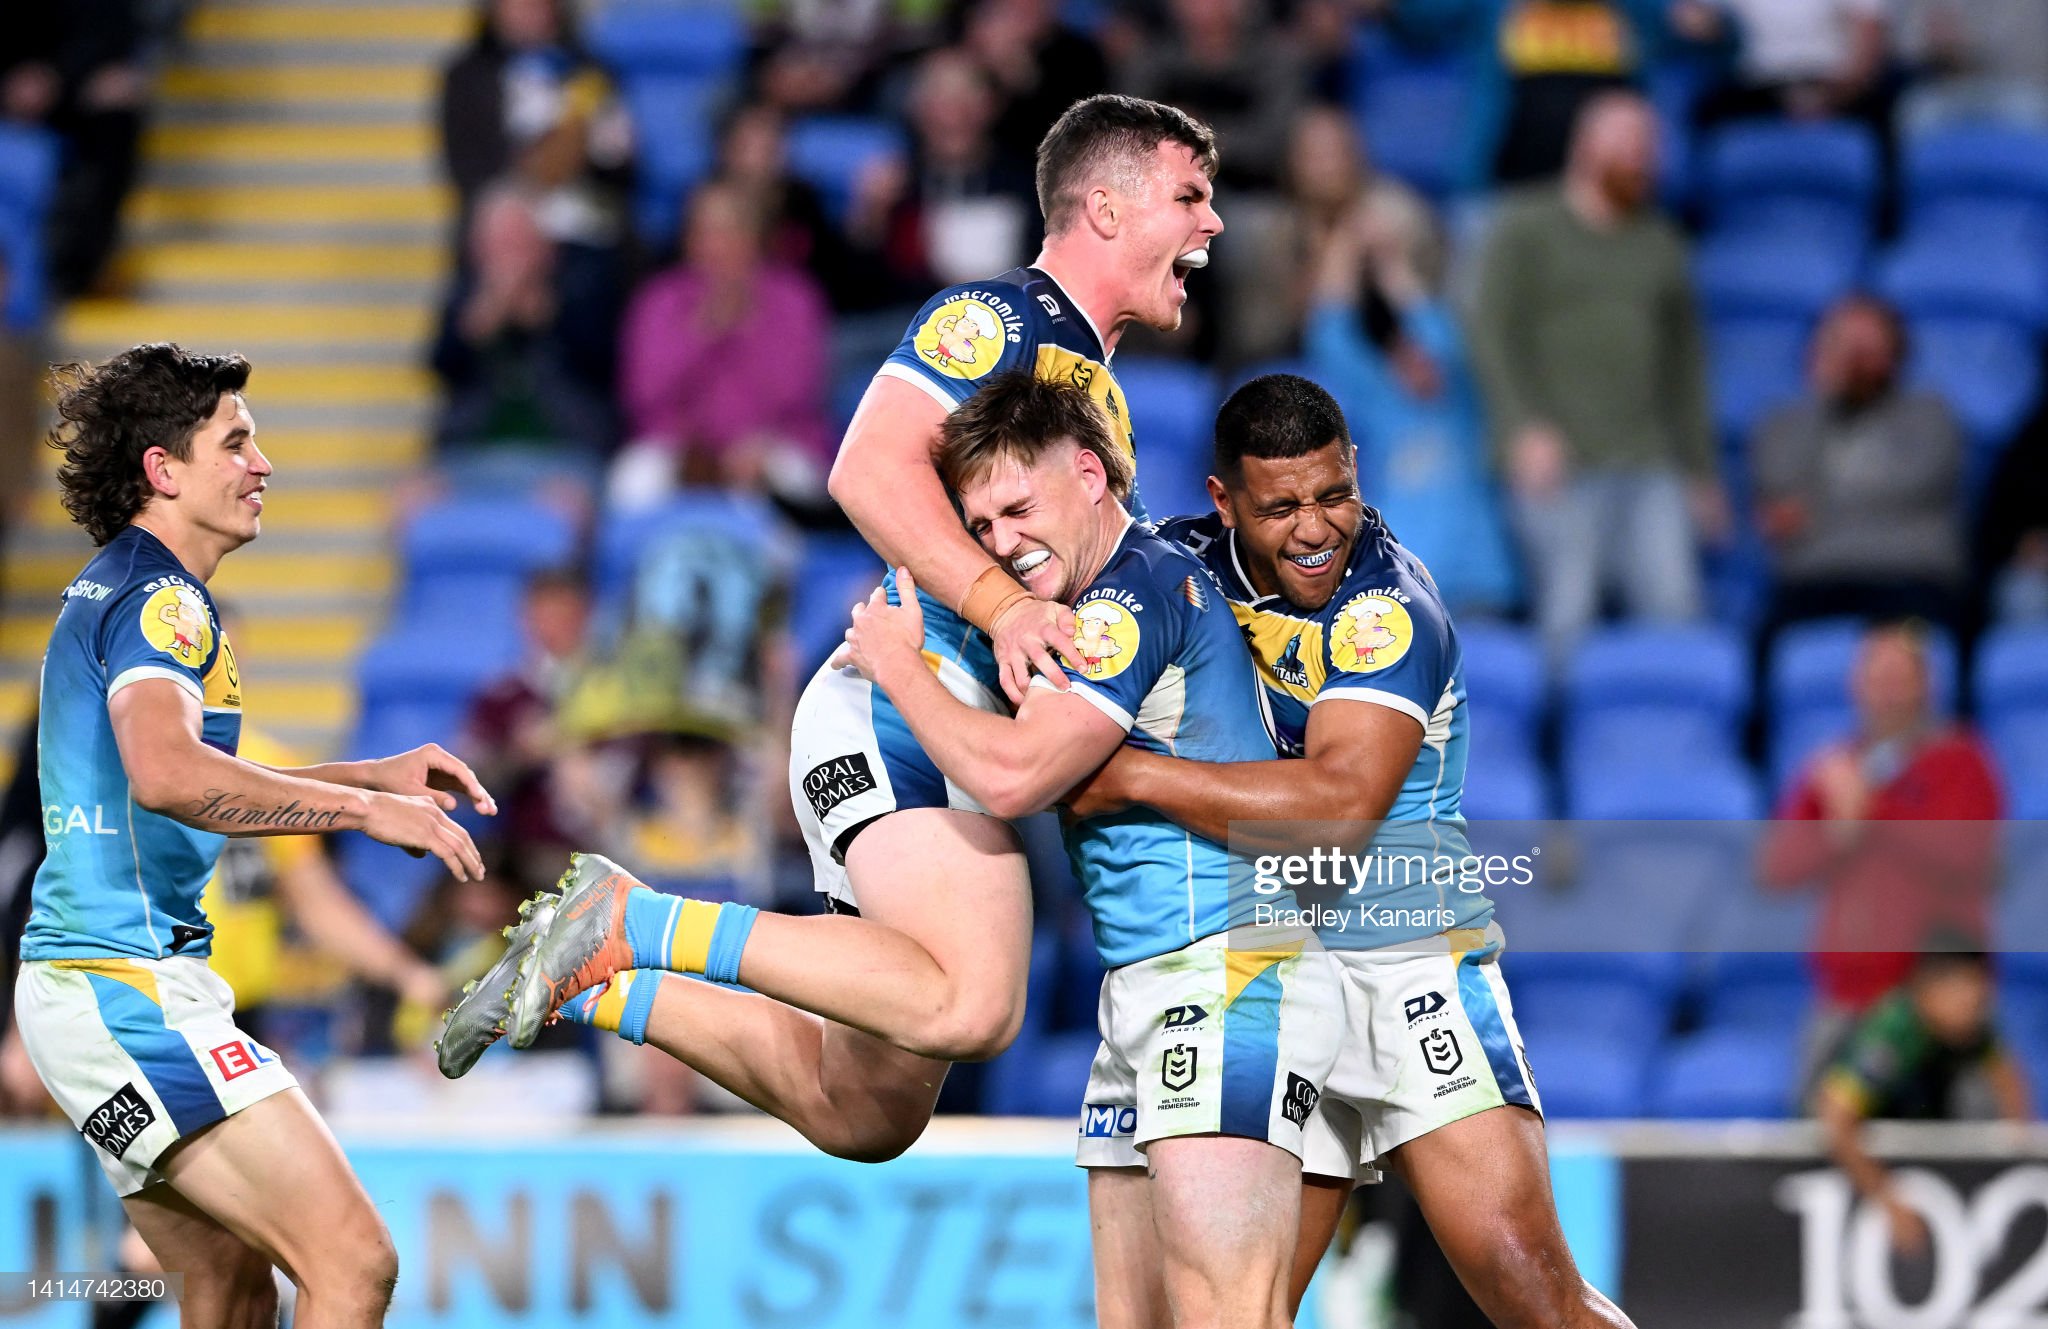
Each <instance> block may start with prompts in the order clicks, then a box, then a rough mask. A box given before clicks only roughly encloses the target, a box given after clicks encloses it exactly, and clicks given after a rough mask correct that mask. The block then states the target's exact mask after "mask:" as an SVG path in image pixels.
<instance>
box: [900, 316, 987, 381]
mask: <svg viewBox="0 0 2048 1329" xmlns="http://www.w3.org/2000/svg"><path fill="white" fill-rule="evenodd" d="M915 345H916V346H917V353H918V354H919V355H920V356H922V357H924V361H925V363H926V364H928V365H930V366H931V367H932V368H934V369H936V370H938V371H939V372H940V373H941V374H944V375H945V376H946V377H948V378H966V379H975V378H980V377H981V376H982V375H983V374H986V373H987V372H988V371H989V370H991V369H994V368H995V367H996V362H997V361H999V360H1001V359H1002V358H1003V320H1002V318H1001V316H1000V315H998V314H997V313H996V311H995V308H994V307H993V306H992V305H990V304H988V303H987V302H985V301H982V300H976V299H974V298H973V297H971V296H961V297H959V298H958V299H955V300H948V301H946V303H944V304H942V305H940V306H939V307H938V308H937V309H934V310H933V311H932V313H931V317H930V318H927V319H926V320H925V321H924V326H923V327H921V328H919V329H918V330H917V337H916V339H915Z"/></svg>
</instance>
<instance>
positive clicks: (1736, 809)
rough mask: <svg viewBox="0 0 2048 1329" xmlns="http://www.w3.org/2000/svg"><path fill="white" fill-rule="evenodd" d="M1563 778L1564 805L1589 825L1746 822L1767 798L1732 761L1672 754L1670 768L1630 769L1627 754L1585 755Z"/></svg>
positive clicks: (1722, 757)
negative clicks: (1609, 822)
mask: <svg viewBox="0 0 2048 1329" xmlns="http://www.w3.org/2000/svg"><path fill="white" fill-rule="evenodd" d="M1579 755H1580V757H1581V760H1579V761H1576V762H1574V763H1573V765H1572V767H1571V769H1569V770H1567V771H1566V773H1565V804H1566V806H1567V807H1568V808H1569V809H1570V811H1571V815H1572V816H1573V817H1576V818H1579V819H1581V820H1586V821H1683V820H1695V819H1696V820H1702V821H1747V820H1750V819H1752V818H1754V817H1757V816H1759V815H1761V814H1762V811H1763V798H1762V796H1761V794H1760V793H1759V792H1758V790H1757V786H1756V779H1755V777H1754V776H1752V775H1751V774H1750V773H1749V769H1748V768H1747V767H1745V766H1743V765H1742V764H1741V763H1740V762H1738V761H1737V760H1735V759H1734V758H1733V757H1732V756H1728V755H1725V754H1724V755H1716V754H1697V753H1678V754H1670V755H1671V760H1670V761H1669V762H1668V763H1664V764H1658V765H1653V766H1645V765H1641V764H1629V763H1628V762H1627V761H1626V757H1627V755H1628V754H1627V753H1626V752H1620V753H1617V752H1611V751H1610V752H1606V753H1593V752H1586V751H1581V753H1580V754H1579Z"/></svg>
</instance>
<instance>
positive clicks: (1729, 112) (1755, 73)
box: [1700, 0, 1976, 129]
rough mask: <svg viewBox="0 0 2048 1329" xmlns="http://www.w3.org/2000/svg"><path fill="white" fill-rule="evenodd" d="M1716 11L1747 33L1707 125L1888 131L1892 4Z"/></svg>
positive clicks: (1831, 2)
mask: <svg viewBox="0 0 2048 1329" xmlns="http://www.w3.org/2000/svg"><path fill="white" fill-rule="evenodd" d="M1975 2H1976V0H1972V3H1975ZM1715 3H1717V4H1719V5H1720V6H1721V7H1722V8H1724V9H1726V10H1727V11H1728V12H1729V13H1730V14H1731V15H1733V16H1734V18H1735V21H1736V24H1737V25H1738V27H1739V28H1740V30H1741V34H1742V46H1741V58H1740V61H1739V64H1738V66H1737V69H1736V73H1735V76H1734V77H1733V78H1732V79H1730V80H1729V81H1728V83H1727V84H1726V85H1725V86H1723V87H1722V88H1720V89H1719V90H1717V91H1716V92H1714V93H1713V94H1711V95H1710V96H1709V97H1708V98H1707V99H1706V101H1705V102H1704V103H1703V104H1702V106H1701V107H1700V114H1701V117H1702V118H1703V119H1706V120H1709V121H1714V120H1730V119H1739V118H1742V117H1748V116H1774V115H1789V116H1796V117H1800V118H1805V119H1811V118H1815V117H1820V116H1834V115H1847V116H1854V117H1857V118H1859V119H1865V120H1869V121H1871V122H1872V123H1873V125H1874V126H1876V127H1877V128H1879V129H1882V128H1884V122H1885V120H1886V118H1887V113H1888V102H1887V97H1886V87H1885V74H1886V64H1887V50H1886V43H1887V41H1888V40H1889V27H1888V23H1887V14H1886V9H1887V6H1888V0H1715Z"/></svg>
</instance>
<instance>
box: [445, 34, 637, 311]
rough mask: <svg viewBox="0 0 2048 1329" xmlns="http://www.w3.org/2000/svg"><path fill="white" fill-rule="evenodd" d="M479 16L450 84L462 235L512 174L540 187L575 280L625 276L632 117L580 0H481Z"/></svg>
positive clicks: (540, 201) (451, 69) (537, 203)
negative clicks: (620, 254) (583, 20)
mask: <svg viewBox="0 0 2048 1329" xmlns="http://www.w3.org/2000/svg"><path fill="white" fill-rule="evenodd" d="M476 23H477V27H476V35H475V37H474V38H473V39H471V41H470V43H469V45H468V46H467V47H465V48H464V49H463V50H462V52H461V53H460V54H458V55H457V56H456V57H455V59H454V60H453V61H451V62H450V63H449V65H448V67H447V68H446V70H445V71H444V72H443V74H442V82H441V107H440V111H441V155H442V161H443V163H444V164H445V166H446V167H447V170H448V176H449V178H450V179H451V180H453V181H454V183H455V193H456V200H457V212H456V226H457V232H456V233H457V234H458V235H462V234H466V233H467V232H468V231H469V230H470V227H471V222H472V219H473V216H474V214H475V212H476V210H477V208H478V206H479V204H480V203H481V201H482V200H483V198H484V196H485V194H486V193H487V191H489V190H490V188H491V187H492V186H493V185H494V184H496V183H498V182H499V181H501V180H503V179H505V178H507V177H510V178H512V179H514V180H516V181H518V182H519V183H520V184H522V185H524V186H525V187H527V188H528V189H529V190H530V191H532V194H533V197H534V209H535V214H536V216H537V218H538V220H539V224H540V227H541V229H542V230H543V231H545V232H546V233H547V235H548V237H549V238H550V239H552V240H554V241H555V242H556V243H558V244H561V245H565V246H569V247H570V249H569V251H568V252H567V254H566V255H565V256H564V258H563V260H562V262H561V267H562V269H563V280H564V281H565V282H567V283H568V284H570V285H581V284H583V283H585V282H588V283H592V284H595V285H604V284H607V283H616V281H617V276H616V268H615V264H616V258H615V255H614V251H615V250H616V247H617V245H618V243H619V238H620V226H621V221H620V219H621V211H620V209H621V189H622V186H623V185H624V183H625V179H626V176H627V174H628V173H629V171H630V168H631V164H632V151H633V137H632V122H631V121H630V120H629V119H628V118H627V115H626V112H625V109H624V108H623V107H622V106H621V105H620V104H619V103H618V102H617V101H616V100H615V99H614V98H613V96H612V90H611V85H610V83H609V82H608V81H607V80H606V78H605V76H604V72H603V71H602V70H601V69H600V68H599V67H598V65H597V63H596V61H595V60H593V59H592V58H591V56H590V54H589V52H587V51H585V50H584V49H583V46H582V43H581V42H579V41H578V40H577V36H576V31H575V24H574V18H573V14H572V11H571V8H570V5H569V3H568V0H479V2H478V5H477V10H476Z"/></svg>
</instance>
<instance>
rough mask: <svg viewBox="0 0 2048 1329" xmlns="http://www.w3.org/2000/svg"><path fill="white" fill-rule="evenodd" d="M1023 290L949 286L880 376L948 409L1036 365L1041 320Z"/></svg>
mask: <svg viewBox="0 0 2048 1329" xmlns="http://www.w3.org/2000/svg"><path fill="white" fill-rule="evenodd" d="M1030 310H1031V306H1030V305H1029V304H1028V303H1027V301H1026V300H1025V297H1024V293H1023V291H1021V290H1019V289H1018V288H1017V287H1015V286H1012V285H1010V284H1009V283H1008V282H1001V281H985V282H969V283H967V284H966V285H963V286H949V287H947V288H946V289H945V290H943V291H940V292H939V293H938V294H937V295H935V296H933V297H932V298H931V299H929V300H927V301H925V303H924V307H923V308H922V309H920V310H918V311H917V317H916V318H914V319H912V320H911V323H910V327H909V328H908V329H907V330H906V331H905V332H904V334H903V340H902V341H901V342H899V343H897V346H896V349H895V350H894V351H891V352H890V353H889V358H888V359H887V360H884V361H883V362H882V367H881V369H880V370H879V371H877V372H878V373H880V374H881V375H882V376H884V377H886V378H898V379H902V380H903V381H904V382H906V383H909V384H910V385H911V386H913V387H916V388H919V389H921V390H922V391H924V392H925V393H926V394H928V395H929V396H931V397H932V398H933V399H934V400H936V401H937V402H938V403H939V404H940V405H941V406H943V407H945V408H946V409H947V410H948V411H950V410H952V409H953V408H954V407H955V406H958V405H959V404H960V403H961V402H964V401H966V400H967V399H968V398H969V397H972V396H973V395H974V394H975V392H976V390H977V389H979V388H980V387H981V384H982V382H983V380H985V379H987V378H988V377H989V376H990V375H992V374H995V373H998V372H1000V371H1002V370H1005V369H1014V368H1016V367H1017V366H1019V365H1031V364H1035V363H1036V358H1035V357H1036V352H1037V348H1038V340H1039V339H1038V336H1037V335H1036V320H1035V318H1034V317H1033V315H1032V314H1031V312H1030Z"/></svg>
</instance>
